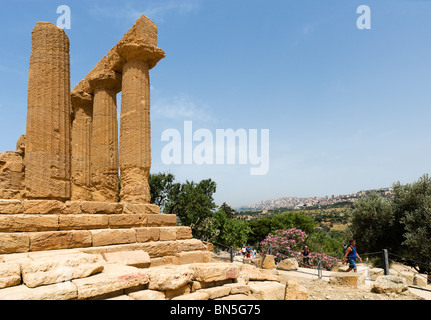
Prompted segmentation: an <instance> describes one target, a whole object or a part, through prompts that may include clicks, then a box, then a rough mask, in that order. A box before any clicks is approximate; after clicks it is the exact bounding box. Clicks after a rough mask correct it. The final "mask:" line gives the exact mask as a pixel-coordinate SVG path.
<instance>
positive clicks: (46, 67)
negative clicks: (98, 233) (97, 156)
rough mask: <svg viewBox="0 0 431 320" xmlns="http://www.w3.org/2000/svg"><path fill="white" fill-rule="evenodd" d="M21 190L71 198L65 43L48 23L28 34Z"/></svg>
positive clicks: (34, 194) (33, 195)
mask: <svg viewBox="0 0 431 320" xmlns="http://www.w3.org/2000/svg"><path fill="white" fill-rule="evenodd" d="M27 103H28V107H27V130H26V153H25V163H26V168H25V187H26V190H27V197H28V198H32V199H66V200H67V199H70V195H71V184H70V149H71V145H70V141H71V139H70V132H71V118H70V115H71V98H70V57H69V39H68V37H67V35H66V33H65V32H64V30H62V29H60V28H58V27H57V26H55V25H54V24H52V23H48V22H38V23H36V26H35V27H34V29H33V32H32V51H31V57H30V72H29V79H28V102H27Z"/></svg>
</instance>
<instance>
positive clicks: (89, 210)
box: [0, 199, 160, 215]
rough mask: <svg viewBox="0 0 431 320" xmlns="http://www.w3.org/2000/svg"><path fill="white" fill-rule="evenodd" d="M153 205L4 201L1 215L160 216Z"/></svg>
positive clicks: (0, 210) (1, 201) (2, 200)
mask: <svg viewBox="0 0 431 320" xmlns="http://www.w3.org/2000/svg"><path fill="white" fill-rule="evenodd" d="M159 212H160V208H159V207H158V206H156V205H153V204H143V203H130V202H100V201H65V202H62V201H58V200H4V199H0V214H40V215H43V214H97V213H99V214H101V213H103V214H121V213H123V214H158V213H159Z"/></svg>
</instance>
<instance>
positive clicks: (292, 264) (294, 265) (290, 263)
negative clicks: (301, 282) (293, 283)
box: [277, 258, 299, 270]
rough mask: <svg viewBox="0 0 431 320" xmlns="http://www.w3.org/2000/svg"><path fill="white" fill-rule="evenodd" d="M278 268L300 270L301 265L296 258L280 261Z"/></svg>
mask: <svg viewBox="0 0 431 320" xmlns="http://www.w3.org/2000/svg"><path fill="white" fill-rule="evenodd" d="M277 267H278V268H283V269H286V270H298V268H299V264H298V260H296V259H295V258H289V259H284V260H282V261H280V262H279V263H278V265H277Z"/></svg>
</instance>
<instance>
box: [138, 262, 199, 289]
mask: <svg viewBox="0 0 431 320" xmlns="http://www.w3.org/2000/svg"><path fill="white" fill-rule="evenodd" d="M146 272H147V274H148V277H149V284H148V289H151V290H158V291H165V290H177V289H179V288H182V287H184V286H185V285H187V284H189V283H191V281H192V280H193V278H194V275H195V273H194V270H193V269H191V268H189V267H188V266H184V267H183V266H181V267H179V266H175V267H172V266H166V267H156V268H150V269H148V270H146Z"/></svg>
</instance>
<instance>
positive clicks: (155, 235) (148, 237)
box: [135, 228, 160, 242]
mask: <svg viewBox="0 0 431 320" xmlns="http://www.w3.org/2000/svg"><path fill="white" fill-rule="evenodd" d="M135 230H136V241H137V242H149V241H159V235H160V228H136V229H135Z"/></svg>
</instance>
